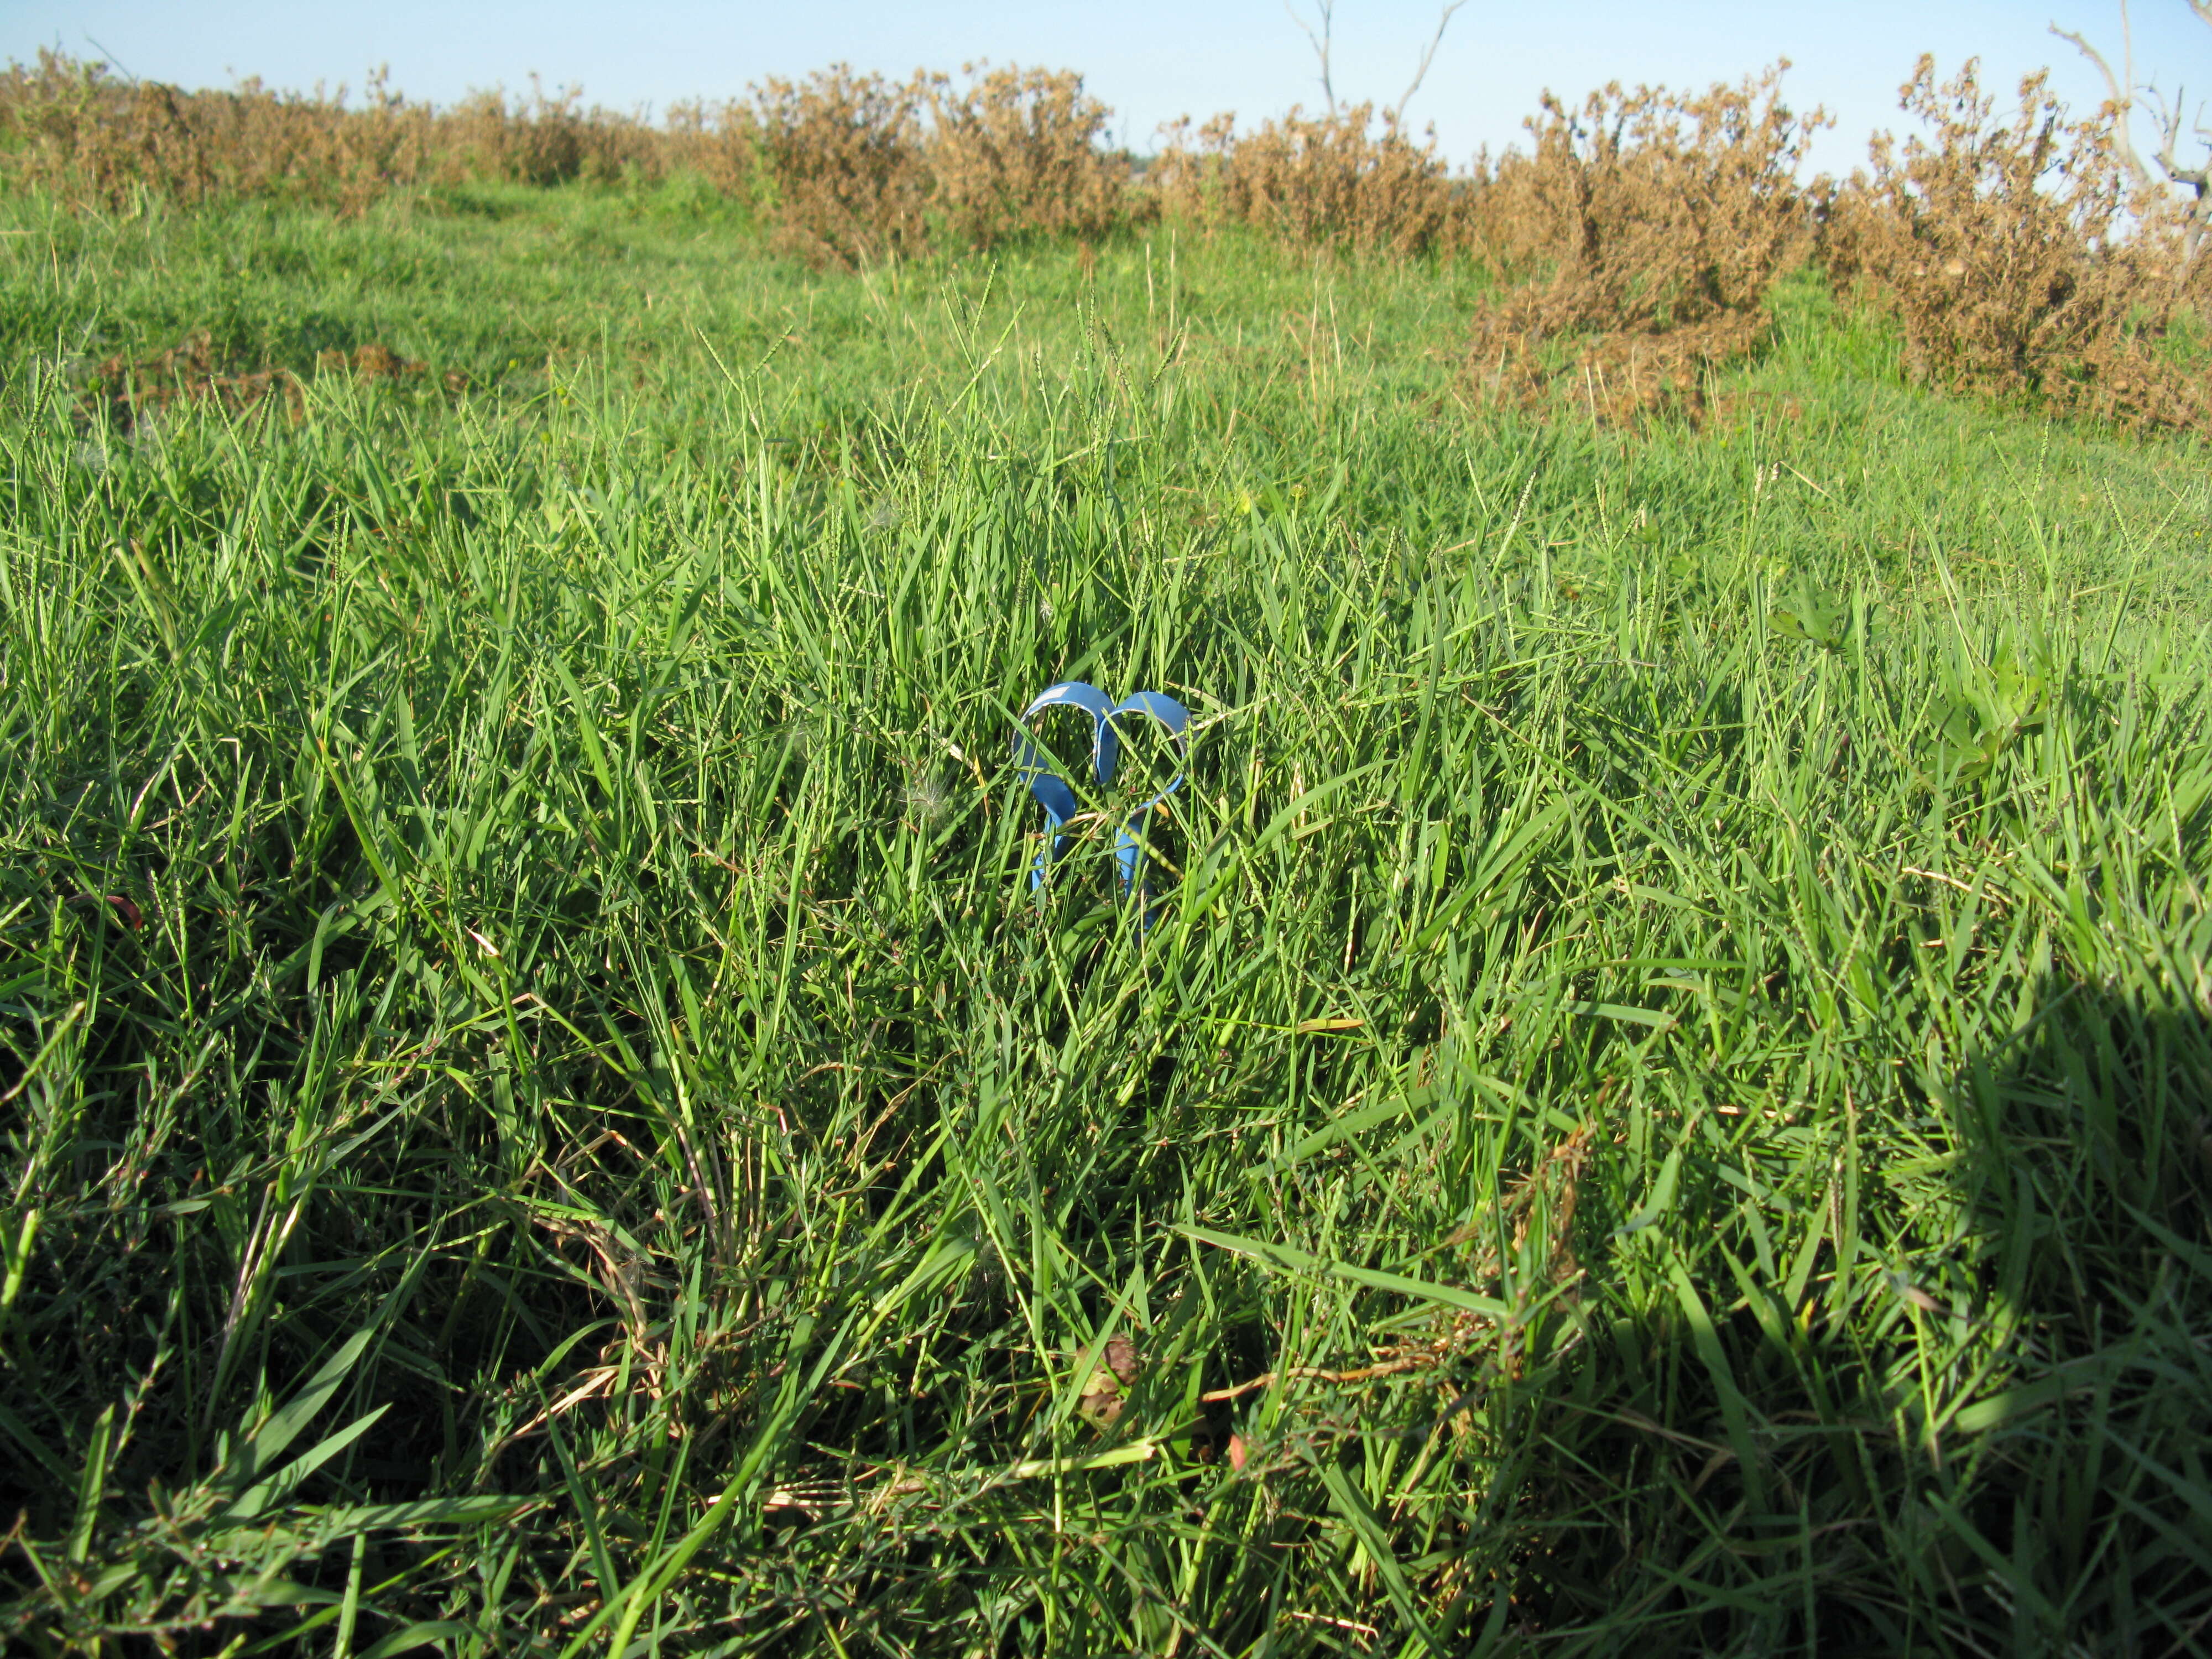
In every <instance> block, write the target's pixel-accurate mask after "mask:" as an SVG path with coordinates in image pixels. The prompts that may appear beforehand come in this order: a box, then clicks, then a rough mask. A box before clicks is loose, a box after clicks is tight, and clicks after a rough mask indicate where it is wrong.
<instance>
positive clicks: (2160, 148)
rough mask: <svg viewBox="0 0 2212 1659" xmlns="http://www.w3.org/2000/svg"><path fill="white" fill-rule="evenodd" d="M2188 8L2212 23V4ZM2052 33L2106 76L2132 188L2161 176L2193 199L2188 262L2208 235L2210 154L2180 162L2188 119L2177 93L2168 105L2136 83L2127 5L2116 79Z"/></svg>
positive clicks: (2201, 1) (2093, 53)
mask: <svg viewBox="0 0 2212 1659" xmlns="http://www.w3.org/2000/svg"><path fill="white" fill-rule="evenodd" d="M2188 5H2189V9H2190V11H2191V13H2193V14H2194V15H2196V16H2197V19H2198V20H2199V21H2202V22H2204V23H2207V24H2212V0H2188ZM2051 33H2053V34H2055V35H2057V37H2058V38H2059V39H2060V40H2065V41H2069V42H2071V43H2072V45H2073V46H2074V49H2075V51H2076V52H2080V53H2081V55H2082V56H2083V57H2084V58H2087V59H2088V60H2089V61H2090V62H2091V63H2092V64H2095V65H2096V66H2097V72H2098V73H2099V74H2100V75H2101V76H2104V77H2105V90H2106V93H2107V94H2110V104H2111V107H2112V111H2113V122H2112V150H2113V153H2114V154H2115V155H2118V157H2119V160H2120V164H2121V165H2122V166H2123V167H2125V168H2126V169H2127V171H2128V173H2129V175H2130V177H2131V178H2132V179H2134V180H2135V182H2136V185H2139V186H2141V187H2142V188H2143V189H2146V190H2148V189H2152V188H2154V187H2155V186H2156V185H2158V183H2159V181H2160V175H2163V177H2164V179H2165V182H2166V183H2167V184H2169V185H2175V186H2177V187H2179V188H2180V189H2182V190H2185V191H2188V192H2189V193H2190V195H2191V197H2194V201H2193V202H2192V204H2191V207H2190V209H2189V211H2188V214H2187V216H2186V220H2185V227H2184V238H2185V240H2184V248H2185V254H2184V258H2185V260H2187V261H2190V262H2193V261H2194V260H2195V258H2196V257H2197V249H2198V248H2199V247H2200V246H2203V243H2204V241H2205V239H2206V237H2207V235H2208V234H2212V155H2207V156H2206V157H2205V158H2204V159H2203V161H2199V162H2198V163H2197V165H2196V166H2195V167H2191V166H2188V165H2187V164H2185V162H2184V161H2182V159H2181V140H2182V128H2183V125H2184V124H2185V122H2186V121H2187V120H2188V115H2187V112H2186V108H2185V104H2186V94H2185V90H2184V89H2181V88H2177V89H2176V90H2175V93H2174V95H2173V97H2172V100H2168V99H2167V98H2166V94H2164V93H2162V92H2160V90H2159V89H2158V85H2157V83H2156V82H2142V81H2139V80H2137V79H2136V47H2135V30H2134V28H2133V27H2132V25H2131V23H2130V19H2129V17H2128V3H2127V0H2120V46H2121V51H2122V53H2123V56H2122V58H2121V64H2122V68H2121V70H2120V72H2119V73H2118V75H2115V74H2114V73H2113V72H2112V64H2111V63H2110V62H2109V61H2108V60H2107V59H2106V57H2105V55H2104V54H2103V53H2102V52H2099V51H2098V50H2097V49H2096V47H2094V46H2091V45H2090V44H2089V43H2088V41H2087V40H2084V39H2083V38H2082V37H2081V35H2079V34H2075V33H2072V32H2071V31H2069V30H2067V29H2062V28H2060V27H2058V25H2057V24H2056V23H2053V24H2052V25H2051ZM2138 107H2141V108H2142V109H2143V110H2144V111H2145V112H2146V113H2147V114H2148V115H2149V116H2150V118H2151V123H2152V125H2153V127H2154V129H2155V133H2156V138H2155V143H2156V148H2155V149H2154V150H2153V151H2152V152H2151V157H2152V160H2153V161H2155V162H2156V163H2157V170H2156V172H2155V173H2154V172H2153V171H2152V169H2151V167H2148V166H2147V165H2145V163H2144V161H2143V159H2142V152H2141V151H2140V150H2138V149H2136V142H2135V112H2136V109H2137V108H2138ZM2197 116H2198V118H2197V122H2196V124H2195V131H2194V136H2195V137H2197V138H2198V139H2201V140H2202V141H2203V142H2204V143H2206V144H2207V145H2208V146H2212V131H2207V130H2206V128H2205V126H2204V124H2203V110H2202V109H2199V111H2198V112H2197Z"/></svg>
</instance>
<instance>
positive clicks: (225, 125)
mask: <svg viewBox="0 0 2212 1659" xmlns="http://www.w3.org/2000/svg"><path fill="white" fill-rule="evenodd" d="M434 125H435V118H434V117H433V115H432V113H431V111H430V109H429V107H428V106H427V105H422V104H410V103H409V102H408V101H407V100H404V98H401V97H400V96H398V94H394V93H392V92H390V91H389V90H388V89H387V88H386V84H385V82H384V78H383V76H381V75H380V74H379V75H374V76H371V77H370V79H369V83H368V90H367V94H366V95H365V98H364V100H362V103H361V105H359V106H349V104H348V101H347V98H346V94H345V90H344V88H339V90H338V91H337V93H336V94H324V93H323V92H321V91H320V90H318V91H317V92H315V93H313V94H292V93H272V92H270V91H269V90H267V89H266V88H264V87H263V86H262V84H261V83H260V82H258V81H246V82H242V83H241V84H240V86H238V87H237V88H234V90H231V91H228V92H184V91H181V90H179V88H175V87H169V86H163V85H161V84H160V83H159V82H125V81H118V80H117V79H115V78H114V77H113V76H110V75H109V74H108V73H107V72H106V68H105V66H103V65H100V64H80V63H78V62H76V61H75V60H74V59H71V58H67V57H64V56H63V55H61V54H59V53H56V52H40V54H39V58H38V61H37V63H36V64H33V65H30V66H25V65H23V64H10V65H9V67H8V69H7V70H5V71H4V72H0V175H4V176H5V177H7V178H8V179H9V180H10V182H12V183H14V184H15V185H19V186H23V187H29V188H33V189H38V190H42V191H46V192H48V193H50V194H52V195H53V196H54V197H57V198H58V199H59V200H61V201H63V202H64V203H66V204H70V205H71V206H76V207H90V208H96V209H102V210H125V209H127V208H130V207H131V206H132V205H133V204H135V203H137V201H139V200H142V199H144V198H148V197H153V198H161V199H167V200H173V201H178V202H181V203H185V204H196V203H199V202H203V201H206V200H209V199H210V198H212V197H225V196H254V197H277V198H280V199H287V200H294V201H301V202H309V203H314V204H320V205H325V206H330V207H334V208H337V209H338V210H340V211H342V212H353V211H358V210H360V209H361V208H362V207H364V206H366V205H367V204H368V203H370V202H372V201H374V200H375V199H376V198H377V197H379V196H380V195H382V194H383V193H384V192H385V191H387V190H389V189H391V188H392V187H393V186H394V185H404V184H410V183H413V182H414V181H415V180H416V179H418V178H420V177H421V176H422V173H423V170H424V167H425V165H426V161H427V160H428V155H429V154H430V152H431V149H432V148H433V144H434Z"/></svg>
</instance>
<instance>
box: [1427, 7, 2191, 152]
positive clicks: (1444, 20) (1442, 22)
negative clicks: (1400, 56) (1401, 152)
mask: <svg viewBox="0 0 2212 1659" xmlns="http://www.w3.org/2000/svg"><path fill="white" fill-rule="evenodd" d="M1466 3H1467V0H1451V3H1450V4H1449V5H1447V6H1446V7H1445V8H1444V9H1443V15H1442V16H1440V17H1438V18H1437V32H1436V33H1435V34H1434V35H1433V36H1432V37H1431V39H1430V41H1429V44H1428V48H1427V50H1425V52H1422V53H1421V63H1420V67H1419V68H1418V69H1416V70H1414V71H1413V84H1412V85H1411V86H1409V87H1407V88H1406V95H1405V96H1404V97H1402V98H1401V99H1400V100H1398V107H1397V108H1395V109H1394V110H1392V111H1391V112H1390V125H1392V126H1394V127H1395V126H1402V125H1404V124H1405V120H1406V106H1407V105H1408V104H1410V103H1412V102H1413V94H1415V93H1417V92H1419V90H1420V89H1421V82H1424V81H1425V80H1427V79H1428V78H1429V65H1430V64H1433V63H1435V62H1436V61H1437V47H1438V46H1442V45H1443V39H1444V30H1445V29H1446V28H1448V27H1450V25H1451V20H1452V14H1453V13H1454V12H1455V11H1457V10H1458V9H1460V8H1461V7H1462V6H1463V5H1465V4H1466ZM2190 3H2191V4H2192V5H2195V4H2197V3H2200V0H2190ZM2201 3H2203V4H2206V5H2212V0H2201Z"/></svg>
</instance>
